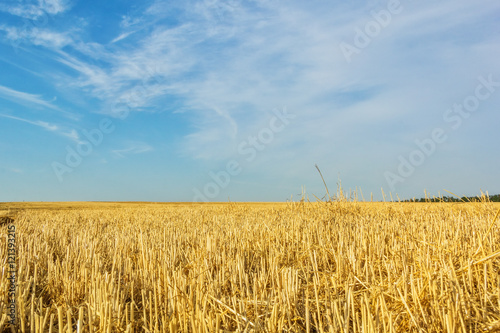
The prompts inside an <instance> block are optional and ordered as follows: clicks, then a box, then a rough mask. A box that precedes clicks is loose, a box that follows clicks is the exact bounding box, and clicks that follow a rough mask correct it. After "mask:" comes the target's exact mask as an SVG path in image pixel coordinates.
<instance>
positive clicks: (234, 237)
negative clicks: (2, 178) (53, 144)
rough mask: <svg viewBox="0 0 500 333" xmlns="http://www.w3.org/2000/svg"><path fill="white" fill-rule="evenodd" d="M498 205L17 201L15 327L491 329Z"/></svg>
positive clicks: (497, 315)
mask: <svg viewBox="0 0 500 333" xmlns="http://www.w3.org/2000/svg"><path fill="white" fill-rule="evenodd" d="M0 208H1V209H4V208H5V207H0ZM35 208H36V209H35ZM499 208H500V206H498V205H495V204H493V203H489V202H483V203H461V204H451V203H447V204H444V203H361V202H336V203H284V204H234V203H228V204H177V205H173V204H139V203H131V204H73V205H71V204H66V206H65V207H62V206H61V207H58V206H57V205H56V204H54V205H46V206H43V205H42V207H31V208H30V205H26V207H22V209H21V210H19V211H18V212H17V216H16V219H15V222H14V225H15V228H16V245H17V293H18V294H17V295H18V296H17V299H16V301H17V304H16V305H17V319H18V330H19V331H20V332H61V333H62V332H64V333H66V332H228V331H238V332H244V331H246V332H407V331H408V332H488V331H489V332H494V331H500V269H499V268H500V221H499V219H498V216H497V215H496V214H497V212H498V210H499ZM5 209H6V208H5ZM495 219H496V220H495ZM7 227H8V225H7V224H4V225H2V226H0V235H1V239H2V241H1V243H0V244H1V246H0V259H1V261H2V271H1V274H2V276H1V279H0V316H1V318H0V320H1V323H0V331H5V332H9V331H10V329H9V328H8V327H9V326H8V325H7V320H8V318H7V317H6V313H7V308H6V306H7V290H8V288H9V281H8V280H7V273H6V271H7V264H6V262H7V246H6V245H5V244H6V241H4V240H6V235H7Z"/></svg>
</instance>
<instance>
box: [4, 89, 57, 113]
mask: <svg viewBox="0 0 500 333" xmlns="http://www.w3.org/2000/svg"><path fill="white" fill-rule="evenodd" d="M0 97H1V98H5V99H7V100H10V101H13V102H16V103H21V104H23V103H29V104H35V105H39V106H42V107H46V108H49V109H52V110H56V111H61V110H60V109H59V108H58V107H57V106H55V105H53V104H52V103H50V102H48V101H46V100H44V99H43V98H42V97H41V96H40V95H35V94H29V93H25V92H22V91H18V90H14V89H11V88H8V87H5V86H2V85H0Z"/></svg>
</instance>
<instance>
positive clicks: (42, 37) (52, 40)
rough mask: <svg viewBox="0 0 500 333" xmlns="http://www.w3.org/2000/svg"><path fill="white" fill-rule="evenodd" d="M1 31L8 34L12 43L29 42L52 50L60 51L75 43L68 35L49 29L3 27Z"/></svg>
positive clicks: (0, 27) (0, 28)
mask: <svg viewBox="0 0 500 333" xmlns="http://www.w3.org/2000/svg"><path fill="white" fill-rule="evenodd" d="M0 30H2V31H4V32H6V36H7V38H8V39H10V40H12V41H23V42H29V43H31V44H33V45H40V46H44V47H47V48H51V49H60V48H63V47H64V46H66V45H68V44H70V43H72V42H73V41H72V39H71V38H70V37H69V36H68V35H67V33H60V32H55V31H50V30H48V29H39V28H30V29H20V28H17V27H10V26H5V25H1V26H0Z"/></svg>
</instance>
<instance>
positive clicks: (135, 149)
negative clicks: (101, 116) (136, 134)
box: [111, 142, 153, 158]
mask: <svg viewBox="0 0 500 333" xmlns="http://www.w3.org/2000/svg"><path fill="white" fill-rule="evenodd" d="M152 150H153V147H151V146H150V145H148V144H146V143H143V142H133V143H130V144H129V145H128V146H127V147H126V148H122V149H114V150H112V151H111V152H112V153H113V155H114V156H116V157H118V158H124V157H125V156H126V155H135V154H143V153H147V152H150V151H152Z"/></svg>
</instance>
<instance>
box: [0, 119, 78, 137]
mask: <svg viewBox="0 0 500 333" xmlns="http://www.w3.org/2000/svg"><path fill="white" fill-rule="evenodd" d="M0 117H3V118H8V119H13V120H17V121H21V122H24V123H27V124H31V125H34V126H38V127H40V128H43V129H44V130H46V131H49V132H54V133H56V134H58V135H61V136H64V137H67V138H69V139H71V140H72V141H74V142H76V143H80V142H81V140H80V137H79V135H78V133H77V131H76V130H74V129H71V130H68V129H63V128H61V127H60V126H58V125H55V124H51V123H48V122H46V121H42V120H28V119H25V118H21V117H16V116H10V115H6V114H1V113H0Z"/></svg>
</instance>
